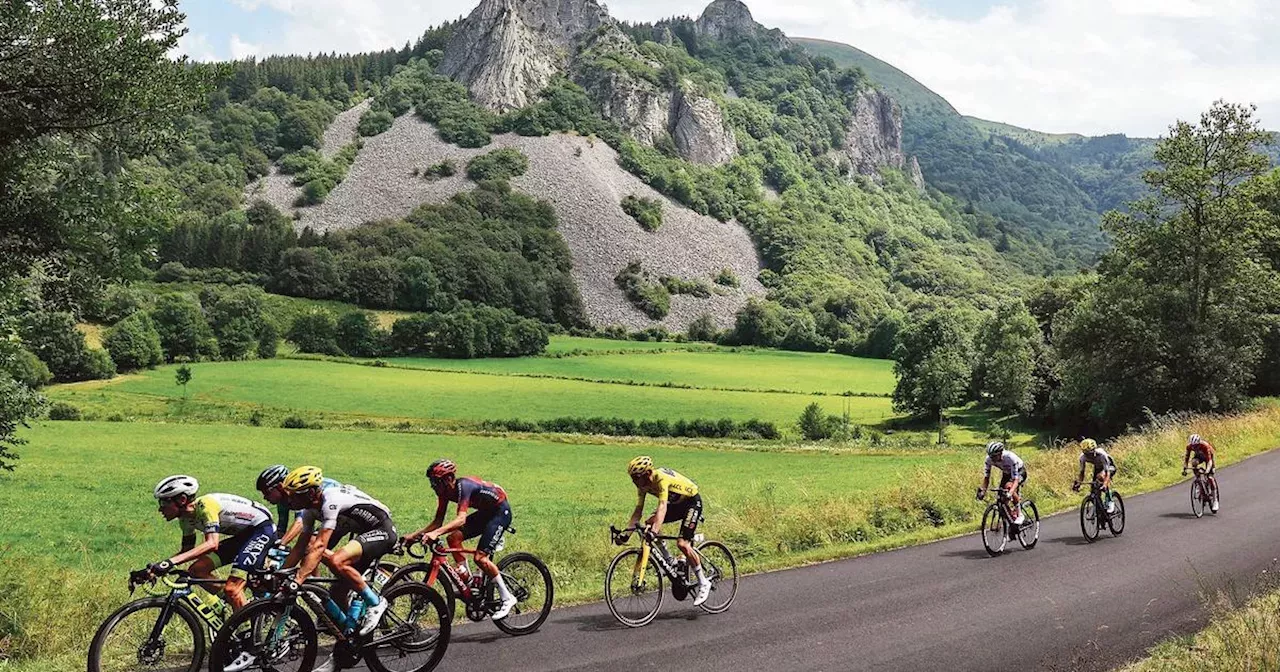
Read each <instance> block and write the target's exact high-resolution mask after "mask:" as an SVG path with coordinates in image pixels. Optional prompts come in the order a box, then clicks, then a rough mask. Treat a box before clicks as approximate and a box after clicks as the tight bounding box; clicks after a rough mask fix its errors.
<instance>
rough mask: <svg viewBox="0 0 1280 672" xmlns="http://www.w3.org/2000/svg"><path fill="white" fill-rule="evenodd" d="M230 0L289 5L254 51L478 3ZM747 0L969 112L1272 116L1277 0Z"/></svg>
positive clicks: (694, 6) (793, 31)
mask: <svg viewBox="0 0 1280 672" xmlns="http://www.w3.org/2000/svg"><path fill="white" fill-rule="evenodd" d="M229 1H230V2H233V3H235V4H236V5H238V6H240V7H241V8H244V9H247V10H256V9H259V8H264V7H265V8H270V9H272V10H275V12H278V13H282V14H283V15H285V16H286V17H287V20H286V21H284V22H283V23H282V24H281V25H275V26H271V27H270V29H269V30H268V31H267V33H266V37H263V38H261V44H259V45H244V46H246V47H253V48H254V49H255V52H254V53H258V54H263V53H316V52H322V51H324V52H328V51H338V52H348V51H366V50H378V49H385V48H391V47H399V46H401V45H403V44H404V43H405V42H406V41H413V40H414V39H416V38H417V37H418V36H420V35H421V34H422V31H423V30H424V29H425V28H426V27H428V26H430V25H435V24H438V23H440V22H441V21H445V20H450V19H454V18H457V17H458V16H459V15H465V14H466V13H468V12H470V11H471V9H472V8H473V7H474V6H475V0H308V1H307V2H303V1H302V0H229ZM746 1H747V3H748V5H749V6H750V7H751V10H752V12H753V13H754V14H755V16H756V19H757V20H758V21H760V22H761V23H763V24H765V25H767V26H771V27H774V26H776V27H779V28H782V29H783V30H784V31H785V32H787V34H789V35H794V36H805V37H819V38H824V39H829V40H835V41H839V42H845V43H848V44H852V45H854V46H856V47H858V48H860V49H863V50H865V51H867V52H869V53H871V54H874V55H875V56H877V57H879V58H881V59H883V60H885V61H887V62H889V63H891V64H893V65H894V66H897V67H898V68H900V69H901V70H903V71H905V72H906V73H908V74H910V75H911V76H913V77H915V78H916V79H917V80H919V81H921V82H922V83H924V84H925V85H926V86H928V87H930V88H931V89H933V90H934V91H937V92H938V93H939V94H941V95H942V96H943V97H945V98H947V99H948V100H949V101H950V102H951V103H952V104H953V105H955V106H956V107H957V108H958V109H959V110H960V111H961V112H963V113H965V114H972V115H975V116H979V117H984V118H989V119H994V120H997V121H1004V122H1008V123H1013V124H1017V125H1020V126H1027V127H1031V128H1036V129H1039V130H1044V131H1053V132H1068V131H1070V132H1081V133H1089V134H1100V133H1108V132H1125V133H1129V134H1130V135H1156V134H1159V133H1162V132H1164V131H1165V130H1166V128H1167V127H1168V125H1169V124H1170V123H1171V122H1172V121H1173V120H1174V119H1176V118H1184V119H1185V118H1194V117H1196V116H1197V115H1198V114H1199V112H1200V111H1202V110H1204V109H1206V108H1207V107H1208V106H1209V104H1210V103H1211V102H1212V101H1214V100H1216V99H1218V98H1225V99H1227V100H1230V101H1233V102H1255V103H1257V104H1258V105H1259V109H1260V114H1261V116H1262V118H1263V121H1264V122H1270V123H1271V124H1272V125H1280V77H1277V76H1276V74H1277V72H1280V52H1277V51H1276V50H1274V49H1270V48H1268V47H1269V45H1271V44H1274V43H1275V42H1276V41H1277V40H1280V17H1278V16H1277V13H1278V10H1277V8H1276V3H1274V2H1272V0H1024V1H1019V0H1000V1H1001V2H1004V3H1005V4H1003V5H999V4H995V5H993V7H992V8H991V9H990V10H988V11H987V12H986V13H985V14H983V15H982V16H980V17H979V18H976V19H955V18H950V17H947V16H944V15H943V14H941V13H939V12H937V11H934V10H932V9H930V8H929V7H928V6H927V5H926V4H925V0H746ZM608 5H609V8H610V10H611V11H612V13H613V15H614V16H616V17H618V18H620V19H625V20H631V21H651V20H656V19H659V18H663V17H667V16H673V15H690V16H696V15H698V14H699V13H701V11H702V9H703V7H704V6H705V5H706V2H705V1H704V0H613V1H612V2H609V3H608ZM264 16H265V13H264ZM196 28H199V26H196ZM242 44H243V43H242ZM233 45H234V42H233ZM188 53H190V52H188ZM233 54H234V47H233Z"/></svg>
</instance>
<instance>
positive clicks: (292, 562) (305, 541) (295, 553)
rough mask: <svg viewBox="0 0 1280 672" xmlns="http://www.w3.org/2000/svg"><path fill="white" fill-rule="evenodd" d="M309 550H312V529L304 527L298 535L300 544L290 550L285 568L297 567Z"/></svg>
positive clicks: (285, 561)
mask: <svg viewBox="0 0 1280 672" xmlns="http://www.w3.org/2000/svg"><path fill="white" fill-rule="evenodd" d="M309 548H311V528H310V527H307V526H303V527H302V531H301V532H300V533H299V534H298V543H296V544H294V545H293V548H291V549H289V557H287V558H285V559H284V566H285V567H297V566H298V563H299V562H301V561H302V557H303V555H305V554H306V552H307V549H309Z"/></svg>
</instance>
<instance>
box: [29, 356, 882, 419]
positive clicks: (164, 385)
mask: <svg viewBox="0 0 1280 672" xmlns="http://www.w3.org/2000/svg"><path fill="white" fill-rule="evenodd" d="M190 367H191V371H192V374H193V375H192V381H191V384H190V385H189V386H188V387H189V388H190V389H189V395H190V397H191V398H192V399H194V400H196V401H202V402H229V403H248V404H255V405H262V406H271V407H276V408H295V409H299V410H301V411H308V410H310V411H318V412H331V413H359V414H362V415H367V416H371V417H395V418H415V419H422V420H470V421H477V420H489V419H493V420H503V419H511V418H519V419H523V420H531V419H533V420H544V419H550V418H557V417H564V416H576V417H620V418H628V419H634V420H645V419H650V420H655V419H667V420H671V421H674V420H677V419H686V420H691V419H695V418H732V419H735V420H747V419H752V418H756V419H760V420H768V421H773V422H776V423H778V424H779V425H789V424H791V423H794V422H795V421H796V419H797V418H798V417H799V416H800V412H801V411H802V410H804V407H805V406H807V405H808V404H810V403H812V402H817V403H818V404H819V405H820V406H822V407H823V409H824V410H826V412H828V413H834V414H837V415H839V414H841V413H844V412H845V411H846V410H847V411H848V413H849V416H850V419H851V421H852V422H854V423H857V424H861V425H877V424H880V423H882V422H884V421H886V420H888V419H890V418H893V417H895V414H894V412H893V409H892V406H891V403H890V400H889V399H887V398H884V397H842V396H833V395H796V394H786V393H767V392H736V391H722V390H699V389H682V388H665V387H641V386H631V385H614V384H608V383H591V382H583V381H575V380H560V379H552V378H529V377H517V376H492V375H475V374H469V373H463V372H458V373H450V372H437V371H417V370H405V369H397V368H378V367H368V366H352V365H348V364H340V363H335V362H323V361H310V360H284V359H272V360H253V361H244V362H216V363H200V364H191V365H190ZM173 375H174V374H173V367H172V366H165V367H160V368H158V369H155V370H152V371H144V372H141V373H139V374H136V375H132V376H126V377H122V378H120V379H117V380H113V381H109V382H107V383H106V384H104V385H99V386H93V387H89V386H58V387H54V388H51V389H50V390H49V395H50V396H51V397H52V398H55V399H57V400H59V401H67V402H70V403H77V397H79V396H81V395H82V394H85V393H87V391H89V390H93V391H94V393H95V394H108V393H110V392H111V391H119V392H125V393H133V394H141V395H152V396H155V397H161V398H172V399H178V398H181V397H182V388H180V387H178V386H177V385H175V384H174V378H173ZM121 412H123V410H122V411H121Z"/></svg>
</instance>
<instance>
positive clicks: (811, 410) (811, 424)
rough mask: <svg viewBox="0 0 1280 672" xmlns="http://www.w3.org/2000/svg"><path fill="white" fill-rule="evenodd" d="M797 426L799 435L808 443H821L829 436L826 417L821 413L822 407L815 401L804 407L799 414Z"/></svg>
mask: <svg viewBox="0 0 1280 672" xmlns="http://www.w3.org/2000/svg"><path fill="white" fill-rule="evenodd" d="M799 424H800V433H801V434H803V435H804V438H806V439H808V440H810V441H821V440H823V439H825V438H827V437H829V436H830V434H829V433H828V426H827V425H828V423H827V416H826V414H825V413H823V412H822V407H821V406H819V405H818V402H816V401H815V402H813V403H812V404H809V405H808V406H805V407H804V412H803V413H801V414H800V422H799Z"/></svg>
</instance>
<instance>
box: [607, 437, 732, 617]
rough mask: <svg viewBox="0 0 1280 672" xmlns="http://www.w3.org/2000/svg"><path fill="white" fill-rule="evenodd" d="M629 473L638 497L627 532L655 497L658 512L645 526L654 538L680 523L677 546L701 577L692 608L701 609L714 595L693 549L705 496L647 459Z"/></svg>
mask: <svg viewBox="0 0 1280 672" xmlns="http://www.w3.org/2000/svg"><path fill="white" fill-rule="evenodd" d="M627 473H628V474H630V475H631V482H632V483H633V484H635V486H636V492H637V493H638V495H639V501H637V502H636V510H635V511H633V512H632V513H631V522H629V523H627V528H628V529H629V528H631V527H633V526H635V524H636V523H638V522H640V516H641V515H642V514H644V498H645V496H646V495H653V496H654V497H656V498H657V499H658V508H657V509H656V510H654V512H653V515H652V516H649V518H648V519H647V520H646V521H645V525H648V526H649V532H650V533H651V534H654V535H657V534H660V533H661V532H662V525H663V523H671V522H675V521H677V520H679V521H681V523H680V538H679V539H677V540H676V546H678V547H679V548H680V552H681V553H683V554H684V557H685V561H686V562H688V563H689V566H690V567H692V568H693V571H694V574H695V576H697V577H698V592H697V595H695V596H694V598H693V604H694V606H698V605H700V604H702V603H703V602H706V601H707V597H708V596H709V595H710V594H711V581H710V579H708V578H707V576H706V574H704V573H703V572H702V564H701V562H700V561H699V560H698V556H697V554H695V553H694V552H693V546H692V542H693V535H694V534H695V533H696V532H697V530H698V523H699V522H701V521H702V495H699V494H698V486H697V484H695V483H694V482H693V481H691V480H689V479H688V478H685V477H684V476H681V475H680V474H679V473H677V472H676V471H674V470H672V469H667V468H661V469H656V468H654V466H653V458H651V457H649V456H647V455H641V456H640V457H637V458H635V459H634V460H631V462H630V463H629V464H628V465H627Z"/></svg>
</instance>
